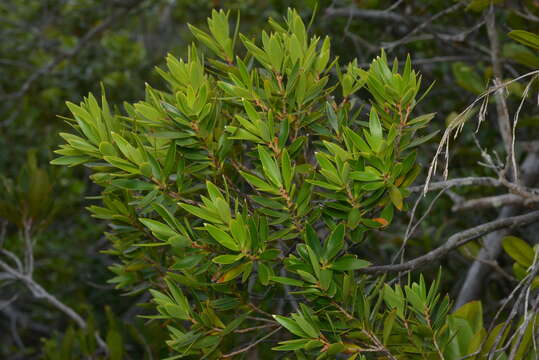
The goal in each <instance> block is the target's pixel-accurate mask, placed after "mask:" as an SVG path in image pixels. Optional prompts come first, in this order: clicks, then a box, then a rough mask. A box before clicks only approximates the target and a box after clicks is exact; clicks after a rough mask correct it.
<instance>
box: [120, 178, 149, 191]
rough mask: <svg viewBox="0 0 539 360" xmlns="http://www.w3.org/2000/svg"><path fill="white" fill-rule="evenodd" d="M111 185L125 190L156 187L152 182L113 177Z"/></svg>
mask: <svg viewBox="0 0 539 360" xmlns="http://www.w3.org/2000/svg"><path fill="white" fill-rule="evenodd" d="M112 185H114V186H117V187H119V188H122V189H127V190H153V189H155V188H156V186H155V185H154V184H150V183H147V182H145V181H140V180H136V179H115V180H112Z"/></svg>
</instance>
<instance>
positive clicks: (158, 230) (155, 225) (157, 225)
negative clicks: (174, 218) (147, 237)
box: [139, 218, 178, 237]
mask: <svg viewBox="0 0 539 360" xmlns="http://www.w3.org/2000/svg"><path fill="white" fill-rule="evenodd" d="M139 220H140V222H141V223H143V224H144V225H145V226H146V227H147V228H148V229H150V230H151V231H152V232H153V233H155V234H162V235H164V236H167V237H170V236H176V235H178V233H177V232H176V231H174V230H173V229H171V228H170V226H168V225H166V224H163V223H161V222H159V221H156V220H153V219H144V218H139Z"/></svg>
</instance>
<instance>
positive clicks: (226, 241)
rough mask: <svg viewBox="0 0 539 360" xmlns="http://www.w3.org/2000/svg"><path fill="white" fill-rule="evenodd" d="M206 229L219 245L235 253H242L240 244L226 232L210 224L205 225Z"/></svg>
mask: <svg viewBox="0 0 539 360" xmlns="http://www.w3.org/2000/svg"><path fill="white" fill-rule="evenodd" d="M204 227H205V229H206V230H207V231H208V232H209V233H210V235H211V236H212V237H213V238H214V239H215V241H217V242H218V243H219V244H221V245H223V246H224V247H226V248H227V249H230V250H233V251H240V246H239V244H238V243H237V242H236V241H235V240H234V239H233V238H232V237H231V236H230V235H228V234H227V233H226V232H224V231H223V230H221V229H219V228H218V227H216V226H214V225H210V224H204Z"/></svg>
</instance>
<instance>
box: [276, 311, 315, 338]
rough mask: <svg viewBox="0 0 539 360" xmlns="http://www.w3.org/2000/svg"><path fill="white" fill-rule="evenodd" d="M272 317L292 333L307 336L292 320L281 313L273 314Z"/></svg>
mask: <svg viewBox="0 0 539 360" xmlns="http://www.w3.org/2000/svg"><path fill="white" fill-rule="evenodd" d="M273 318H274V319H275V320H277V322H278V323H279V324H281V325H282V326H283V327H284V328H285V329H287V330H288V331H290V332H291V333H292V334H294V335H296V336H299V337H302V338H308V337H309V336H308V335H307V334H306V333H305V332H304V331H303V330H302V329H301V327H300V326H299V325H298V324H296V322H295V321H294V320H292V319H289V318H287V317H284V316H281V315H273Z"/></svg>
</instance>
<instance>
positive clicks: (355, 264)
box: [330, 255, 371, 271]
mask: <svg viewBox="0 0 539 360" xmlns="http://www.w3.org/2000/svg"><path fill="white" fill-rule="evenodd" d="M370 264H371V263H370V262H368V261H367V260H361V259H358V258H357V257H356V256H355V255H344V256H342V257H340V258H339V259H338V260H337V261H335V262H334V263H332V264H331V266H330V267H331V268H332V269H333V270H337V271H349V270H358V269H362V268H364V267H367V266H369V265H370Z"/></svg>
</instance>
